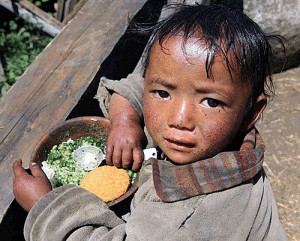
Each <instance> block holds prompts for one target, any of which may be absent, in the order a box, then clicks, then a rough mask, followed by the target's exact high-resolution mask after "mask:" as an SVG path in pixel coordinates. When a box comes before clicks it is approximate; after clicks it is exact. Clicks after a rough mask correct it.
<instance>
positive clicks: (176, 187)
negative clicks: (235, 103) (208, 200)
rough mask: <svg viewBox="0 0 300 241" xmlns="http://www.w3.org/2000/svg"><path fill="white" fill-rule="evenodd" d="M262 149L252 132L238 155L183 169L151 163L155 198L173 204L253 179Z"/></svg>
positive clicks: (166, 163)
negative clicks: (157, 197)
mask: <svg viewBox="0 0 300 241" xmlns="http://www.w3.org/2000/svg"><path fill="white" fill-rule="evenodd" d="M264 151H265V145H264V142H263V140H262V138H261V136H260V134H259V133H258V131H257V130H256V129H255V128H253V130H251V131H250V132H249V133H248V134H247V135H246V136H245V138H244V140H243V143H242V145H241V147H240V150H239V151H233V152H222V153H219V154H218V155H216V156H214V157H212V158H209V159H205V160H201V161H198V162H194V163H190V164H186V165H174V164H173V163H171V162H169V161H166V160H157V159H153V181H154V187H155V190H156V193H157V195H158V196H159V197H160V199H162V200H163V201H165V202H173V201H178V200H182V199H186V198H189V197H193V196H196V195H201V194H208V193H212V192H216V191H221V190H224V189H227V188H231V187H234V186H236V185H238V184H240V183H242V182H245V181H247V180H249V179H251V178H252V177H254V176H255V175H256V174H257V173H258V172H259V171H260V170H261V168H262V163H263V157H264Z"/></svg>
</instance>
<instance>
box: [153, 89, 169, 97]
mask: <svg viewBox="0 0 300 241" xmlns="http://www.w3.org/2000/svg"><path fill="white" fill-rule="evenodd" d="M155 94H156V95H157V96H158V97H159V98H163V99H166V98H169V96H170V94H169V93H168V92H167V91H164V90H155Z"/></svg>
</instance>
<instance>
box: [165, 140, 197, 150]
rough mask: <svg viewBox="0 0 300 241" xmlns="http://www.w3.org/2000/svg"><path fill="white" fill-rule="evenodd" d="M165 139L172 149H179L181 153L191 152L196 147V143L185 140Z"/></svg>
mask: <svg viewBox="0 0 300 241" xmlns="http://www.w3.org/2000/svg"><path fill="white" fill-rule="evenodd" d="M164 139H165V141H166V142H167V143H168V145H169V146H171V147H172V149H177V150H180V151H190V150H191V149H192V148H194V147H195V146H196V144H195V143H193V142H188V141H184V140H178V139H170V138H164Z"/></svg>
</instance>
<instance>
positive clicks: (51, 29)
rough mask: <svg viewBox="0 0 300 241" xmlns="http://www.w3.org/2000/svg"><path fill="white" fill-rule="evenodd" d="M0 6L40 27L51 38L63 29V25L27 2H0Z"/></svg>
mask: <svg viewBox="0 0 300 241" xmlns="http://www.w3.org/2000/svg"><path fill="white" fill-rule="evenodd" d="M0 5H1V6H3V7H5V8H6V9H8V10H9V11H11V12H12V13H15V14H16V15H19V16H21V17H22V18H23V19H26V20H28V21H29V22H31V23H33V24H35V25H40V26H41V28H42V30H43V31H44V32H46V33H48V34H49V35H51V36H55V35H57V34H58V33H59V32H60V31H61V29H62V28H63V27H64V24H63V23H61V22H60V21H58V20H57V19H56V18H54V17H51V16H50V15H49V14H47V13H45V12H44V11H43V10H41V9H40V8H38V7H36V6H35V5H34V4H33V3H31V2H29V1H27V0H20V1H11V0H0Z"/></svg>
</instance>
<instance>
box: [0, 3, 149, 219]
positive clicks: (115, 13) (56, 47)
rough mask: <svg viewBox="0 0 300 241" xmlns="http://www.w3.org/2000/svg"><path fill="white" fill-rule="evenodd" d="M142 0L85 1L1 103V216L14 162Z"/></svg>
mask: <svg viewBox="0 0 300 241" xmlns="http://www.w3.org/2000/svg"><path fill="white" fill-rule="evenodd" d="M145 2H146V0H102V1H100V0H89V1H88V2H87V3H86V4H85V5H84V6H83V7H82V8H81V10H80V11H79V12H78V13H77V15H76V16H75V17H74V18H73V19H72V20H71V21H70V22H69V23H68V25H67V26H66V27H65V28H64V29H63V30H62V31H61V32H60V34H59V35H57V36H56V37H55V38H54V40H53V41H52V42H51V43H50V44H49V45H48V46H47V47H46V48H45V50H44V51H43V52H42V53H41V54H40V55H39V56H38V57H37V58H36V60H35V61H34V62H33V63H32V64H31V65H30V67H29V68H28V69H27V70H26V71H25V73H24V74H23V75H22V76H21V77H20V79H19V80H18V81H17V83H16V84H15V85H14V86H13V87H12V89H11V90H9V92H8V93H7V94H6V95H5V97H4V99H3V101H2V102H1V103H0V203H1V207H0V219H1V220H2V218H3V215H4V214H5V212H6V210H7V208H8V207H9V205H10V203H11V201H12V200H13V198H14V196H13V191H12V181H13V174H12V164H13V162H14V160H15V159H16V158H18V157H21V158H22V159H23V162H24V164H25V166H27V165H28V163H29V159H30V156H31V152H32V150H33V148H34V147H35V146H36V144H37V142H38V141H39V140H40V138H41V137H42V136H43V135H44V134H45V133H46V132H47V131H48V130H49V129H50V128H52V127H53V126H54V125H56V124H58V123H60V122H62V121H64V120H65V119H66V118H67V116H68V115H69V113H70V112H71V111H72V109H73V108H74V106H75V105H76V104H77V103H78V100H79V99H80V97H81V96H82V95H83V93H84V91H85V90H86V89H87V87H88V86H89V84H90V83H91V81H92V80H93V78H94V77H95V75H96V73H97V71H98V70H99V68H100V66H101V63H102V62H103V61H104V60H105V58H106V57H107V56H108V55H109V54H110V52H111V51H112V49H113V47H114V45H115V44H116V43H117V41H118V40H119V38H120V37H121V36H122V34H123V33H124V31H125V30H126V28H127V26H128V18H129V17H133V15H135V14H136V13H137V12H138V11H139V10H140V9H141V8H142V6H143V5H144V3H145Z"/></svg>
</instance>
